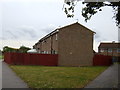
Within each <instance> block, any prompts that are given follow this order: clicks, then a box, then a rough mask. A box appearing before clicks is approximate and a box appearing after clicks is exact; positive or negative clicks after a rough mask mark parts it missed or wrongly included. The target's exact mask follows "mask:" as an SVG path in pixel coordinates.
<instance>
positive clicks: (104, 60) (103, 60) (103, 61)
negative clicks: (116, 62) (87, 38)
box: [93, 55, 112, 66]
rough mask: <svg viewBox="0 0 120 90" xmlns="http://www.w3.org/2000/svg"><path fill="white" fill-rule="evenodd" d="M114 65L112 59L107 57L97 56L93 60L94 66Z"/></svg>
mask: <svg viewBox="0 0 120 90" xmlns="http://www.w3.org/2000/svg"><path fill="white" fill-rule="evenodd" d="M111 64H112V57H111V56H105V55H95V56H94V58H93V66H110V65H111Z"/></svg>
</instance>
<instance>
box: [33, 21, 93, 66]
mask: <svg viewBox="0 0 120 90" xmlns="http://www.w3.org/2000/svg"><path fill="white" fill-rule="evenodd" d="M93 35H94V32H93V31H91V30H90V29H88V28H86V27H85V26H83V25H81V24H79V23H78V22H77V23H73V24H71V25H68V26H65V27H62V28H58V29H56V30H54V31H52V32H51V33H49V34H48V35H46V36H45V37H43V38H42V39H40V40H39V41H38V42H37V43H36V44H35V45H34V46H33V48H34V49H36V50H37V51H38V52H39V53H45V54H58V65H59V66H91V65H92V64H93Z"/></svg>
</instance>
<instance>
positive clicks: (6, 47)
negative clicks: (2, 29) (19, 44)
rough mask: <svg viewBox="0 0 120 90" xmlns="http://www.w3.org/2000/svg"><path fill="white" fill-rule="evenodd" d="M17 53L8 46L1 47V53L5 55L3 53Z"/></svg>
mask: <svg viewBox="0 0 120 90" xmlns="http://www.w3.org/2000/svg"><path fill="white" fill-rule="evenodd" d="M17 51H18V49H15V48H11V47H8V46H5V47H3V53H5V52H17Z"/></svg>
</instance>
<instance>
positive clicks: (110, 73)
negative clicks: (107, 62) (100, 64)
mask: <svg viewBox="0 0 120 90" xmlns="http://www.w3.org/2000/svg"><path fill="white" fill-rule="evenodd" d="M118 67H120V65H118V64H114V65H112V66H110V67H109V68H108V69H107V70H105V71H104V72H103V73H102V74H101V75H99V76H98V77H97V78H96V79H95V80H93V81H92V82H90V83H89V84H88V85H87V86H86V87H85V88H118V87H119V88H120V83H119V86H118Z"/></svg>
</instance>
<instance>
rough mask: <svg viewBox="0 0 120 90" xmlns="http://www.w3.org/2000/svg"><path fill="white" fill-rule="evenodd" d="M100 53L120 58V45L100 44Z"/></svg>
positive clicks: (113, 43) (111, 43)
mask: <svg viewBox="0 0 120 90" xmlns="http://www.w3.org/2000/svg"><path fill="white" fill-rule="evenodd" d="M98 53H99V54H102V55H108V56H115V57H118V56H120V43H115V42H109V43H100V45H99V47H98Z"/></svg>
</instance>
